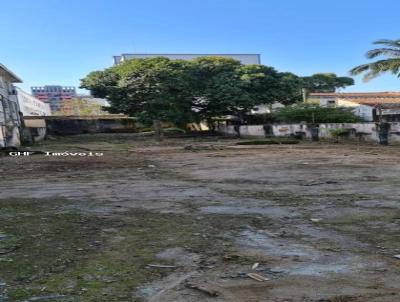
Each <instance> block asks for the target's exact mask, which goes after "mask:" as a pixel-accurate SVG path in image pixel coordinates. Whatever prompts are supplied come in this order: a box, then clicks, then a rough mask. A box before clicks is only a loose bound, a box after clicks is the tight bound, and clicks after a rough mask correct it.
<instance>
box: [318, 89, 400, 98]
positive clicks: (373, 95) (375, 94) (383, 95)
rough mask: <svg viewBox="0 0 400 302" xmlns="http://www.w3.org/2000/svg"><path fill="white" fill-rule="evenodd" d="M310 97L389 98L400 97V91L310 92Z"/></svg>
mask: <svg viewBox="0 0 400 302" xmlns="http://www.w3.org/2000/svg"><path fill="white" fill-rule="evenodd" d="M310 96H312V97H337V98H339V97H341V98H390V97H400V92H396V91H384V92H337V93H322V92H321V93H310Z"/></svg>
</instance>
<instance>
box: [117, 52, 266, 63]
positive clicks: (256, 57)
mask: <svg viewBox="0 0 400 302" xmlns="http://www.w3.org/2000/svg"><path fill="white" fill-rule="evenodd" d="M156 57H166V58H168V59H170V60H188V61H190V60H193V59H196V58H199V57H225V58H231V59H234V60H237V61H240V62H241V63H242V64H244V65H251V64H261V55H260V54H166V53H164V54H162V53H158V54H144V53H134V54H133V53H126V54H122V55H120V56H114V57H113V60H114V61H113V63H114V65H118V64H119V63H122V62H124V61H126V60H130V59H146V58H156Z"/></svg>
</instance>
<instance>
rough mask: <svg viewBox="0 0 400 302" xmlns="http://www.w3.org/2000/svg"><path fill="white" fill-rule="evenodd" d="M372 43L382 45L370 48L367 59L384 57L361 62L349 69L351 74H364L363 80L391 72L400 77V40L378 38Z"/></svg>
mask: <svg viewBox="0 0 400 302" xmlns="http://www.w3.org/2000/svg"><path fill="white" fill-rule="evenodd" d="M374 44H377V45H383V47H382V48H376V49H372V50H370V51H368V52H367V54H366V56H367V58H368V59H374V58H376V57H380V56H384V57H386V58H385V59H382V60H378V61H375V62H372V63H368V64H363V65H360V66H357V67H354V68H353V69H352V70H350V73H351V74H352V75H358V74H361V73H365V74H364V81H368V80H370V79H372V78H375V77H377V76H378V75H380V74H382V73H385V72H391V73H392V74H395V75H397V76H398V77H400V40H387V39H383V40H378V41H375V42H374Z"/></svg>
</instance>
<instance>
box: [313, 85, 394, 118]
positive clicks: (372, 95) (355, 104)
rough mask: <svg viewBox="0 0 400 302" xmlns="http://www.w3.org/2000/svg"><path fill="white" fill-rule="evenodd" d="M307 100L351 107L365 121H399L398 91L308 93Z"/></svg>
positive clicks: (324, 105)
mask: <svg viewBox="0 0 400 302" xmlns="http://www.w3.org/2000/svg"><path fill="white" fill-rule="evenodd" d="M307 102H309V103H318V104H319V105H320V106H323V107H351V108H352V109H353V112H354V114H356V115H358V116H360V117H361V118H363V119H364V120H365V121H377V120H378V119H382V120H385V121H388V122H390V121H400V92H349V93H310V95H309V96H308V98H307Z"/></svg>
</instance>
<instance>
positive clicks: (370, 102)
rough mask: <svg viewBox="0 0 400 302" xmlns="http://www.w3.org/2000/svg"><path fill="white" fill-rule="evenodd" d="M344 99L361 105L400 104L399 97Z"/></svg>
mask: <svg viewBox="0 0 400 302" xmlns="http://www.w3.org/2000/svg"><path fill="white" fill-rule="evenodd" d="M346 101H349V102H352V103H357V104H362V105H378V104H400V97H390V98H363V99H358V98H356V99H346Z"/></svg>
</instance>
